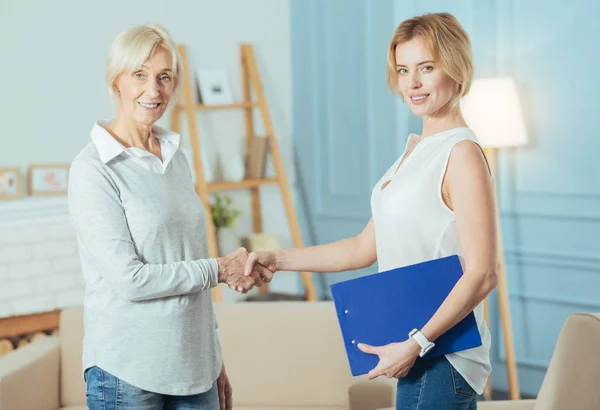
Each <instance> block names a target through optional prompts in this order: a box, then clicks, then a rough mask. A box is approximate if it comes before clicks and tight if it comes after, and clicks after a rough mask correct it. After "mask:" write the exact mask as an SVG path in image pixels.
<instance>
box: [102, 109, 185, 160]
mask: <svg viewBox="0 0 600 410" xmlns="http://www.w3.org/2000/svg"><path fill="white" fill-rule="evenodd" d="M113 120H114V119H106V120H99V121H96V123H94V127H93V128H92V132H91V136H92V141H94V144H95V145H96V149H97V150H98V154H99V155H100V160H102V162H103V163H105V164H106V163H107V162H108V161H110V160H111V159H113V158H116V157H118V156H119V155H120V154H122V153H123V152H125V151H126V150H127V149H128V148H127V147H125V146H124V145H123V144H121V143H120V142H119V141H117V140H116V139H115V138H114V137H113V136H112V135H111V134H110V133H109V132H108V131H107V130H106V128H108V126H109V125H110V123H111V122H112V121H113ZM152 133H153V134H154V136H155V137H156V138H158V139H159V140H161V142H162V141H169V142H170V143H172V144H174V145H175V147H179V140H180V138H181V137H180V136H179V134H177V133H176V132H173V131H169V130H167V129H164V128H161V127H159V126H158V125H153V126H152Z"/></svg>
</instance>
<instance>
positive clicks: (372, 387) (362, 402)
mask: <svg viewBox="0 0 600 410" xmlns="http://www.w3.org/2000/svg"><path fill="white" fill-rule="evenodd" d="M397 383H398V381H397V380H396V379H388V378H384V377H379V378H377V379H375V380H369V379H367V378H366V377H365V378H362V377H361V378H360V379H359V380H358V381H357V382H356V383H354V384H353V385H352V386H350V388H349V389H348V395H349V404H350V410H376V409H380V408H385V407H394V406H395V405H396V384H397Z"/></svg>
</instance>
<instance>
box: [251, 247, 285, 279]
mask: <svg viewBox="0 0 600 410" xmlns="http://www.w3.org/2000/svg"><path fill="white" fill-rule="evenodd" d="M256 265H262V266H263V267H265V268H267V269H268V270H269V271H271V272H273V273H275V272H277V270H278V269H277V256H276V254H275V252H273V251H263V252H251V253H250V254H249V255H248V260H246V267H245V268H244V275H245V276H249V275H250V274H251V273H252V271H253V270H254V269H255V266H256Z"/></svg>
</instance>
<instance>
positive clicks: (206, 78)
mask: <svg viewBox="0 0 600 410" xmlns="http://www.w3.org/2000/svg"><path fill="white" fill-rule="evenodd" d="M196 75H197V77H198V88H199V95H200V104H203V105H220V104H233V103H234V101H233V94H232V92H231V87H230V85H229V82H228V81H227V76H226V74H225V71H223V70H198V71H197V72H196Z"/></svg>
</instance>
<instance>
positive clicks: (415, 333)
mask: <svg viewBox="0 0 600 410" xmlns="http://www.w3.org/2000/svg"><path fill="white" fill-rule="evenodd" d="M408 337H412V338H413V339H415V340H416V341H417V343H418V344H419V346H421V352H420V353H419V357H423V356H425V355H426V354H427V353H429V351H430V350H431V349H433V348H434V346H435V343H433V342H430V341H429V340H427V338H426V337H425V336H423V333H421V331H420V330H419V329H413V330H411V331H410V333H409V334H408Z"/></svg>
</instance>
